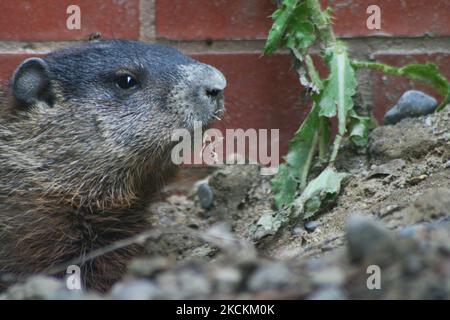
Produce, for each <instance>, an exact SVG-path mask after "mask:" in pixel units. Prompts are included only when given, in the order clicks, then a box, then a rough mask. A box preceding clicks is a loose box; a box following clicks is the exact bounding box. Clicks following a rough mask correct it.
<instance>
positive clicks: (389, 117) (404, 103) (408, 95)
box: [384, 90, 438, 125]
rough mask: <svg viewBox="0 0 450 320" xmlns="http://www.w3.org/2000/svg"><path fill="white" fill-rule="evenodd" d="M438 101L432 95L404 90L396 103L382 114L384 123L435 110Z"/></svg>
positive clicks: (418, 115)
mask: <svg viewBox="0 0 450 320" xmlns="http://www.w3.org/2000/svg"><path fill="white" fill-rule="evenodd" d="M437 106H438V103H437V101H436V99H434V98H433V97H431V96H429V95H427V94H425V93H423V92H421V91H417V90H409V91H407V92H405V93H404V94H403V95H402V96H401V98H400V99H399V100H398V102H397V104H396V105H395V106H394V107H393V108H392V109H390V110H389V111H388V112H387V113H386V114H385V116H384V124H385V125H387V124H396V123H397V122H399V121H400V120H402V119H404V118H413V117H420V116H424V115H427V114H430V113H433V112H434V111H435V110H436V107H437Z"/></svg>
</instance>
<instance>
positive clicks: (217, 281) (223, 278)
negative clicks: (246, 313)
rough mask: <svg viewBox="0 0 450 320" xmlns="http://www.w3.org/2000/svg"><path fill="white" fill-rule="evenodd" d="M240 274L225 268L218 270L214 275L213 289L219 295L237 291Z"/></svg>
mask: <svg viewBox="0 0 450 320" xmlns="http://www.w3.org/2000/svg"><path fill="white" fill-rule="evenodd" d="M242 278H243V277H242V274H241V272H240V271H239V270H237V269H235V268H230V267H225V268H219V269H218V270H217V271H216V273H215V274H214V277H213V280H214V288H215V291H216V292H217V293H219V294H230V293H233V292H235V291H236V290H238V288H239V286H240V284H241V281H242Z"/></svg>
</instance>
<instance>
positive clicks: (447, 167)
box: [444, 160, 450, 169]
mask: <svg viewBox="0 0 450 320" xmlns="http://www.w3.org/2000/svg"><path fill="white" fill-rule="evenodd" d="M444 168H446V169H450V160H449V161H447V162H446V163H445V164H444Z"/></svg>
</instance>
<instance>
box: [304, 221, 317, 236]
mask: <svg viewBox="0 0 450 320" xmlns="http://www.w3.org/2000/svg"><path fill="white" fill-rule="evenodd" d="M318 226H319V223H318V222H317V221H308V222H306V223H305V230H306V231H308V232H310V233H311V232H314V231H315V230H316V229H317V227H318Z"/></svg>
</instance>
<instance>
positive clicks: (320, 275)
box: [312, 267, 345, 287]
mask: <svg viewBox="0 0 450 320" xmlns="http://www.w3.org/2000/svg"><path fill="white" fill-rule="evenodd" d="M312 281H313V283H314V284H315V285H317V286H319V287H326V286H336V287H340V286H341V285H343V283H344V281H345V274H344V272H343V271H342V269H341V268H338V267H328V268H324V269H323V270H318V271H315V272H313V273H312Z"/></svg>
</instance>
